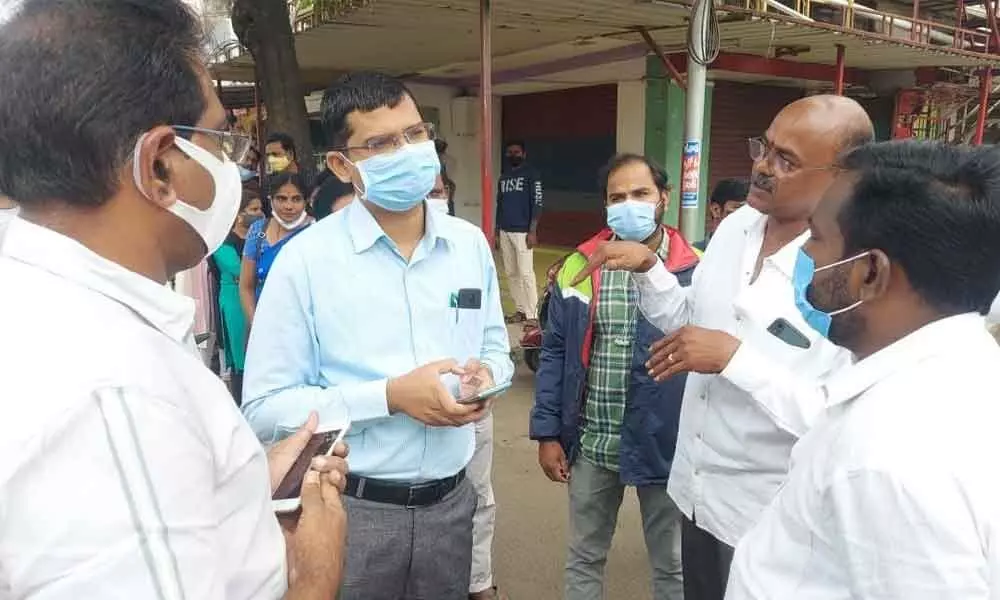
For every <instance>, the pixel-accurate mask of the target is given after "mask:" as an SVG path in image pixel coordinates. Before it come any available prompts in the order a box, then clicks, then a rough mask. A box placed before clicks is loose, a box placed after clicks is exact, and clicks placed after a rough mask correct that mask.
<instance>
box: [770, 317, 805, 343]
mask: <svg viewBox="0 0 1000 600" xmlns="http://www.w3.org/2000/svg"><path fill="white" fill-rule="evenodd" d="M767 331H768V333H770V334H771V335H773V336H774V337H776V338H778V339H779V340H781V341H783V342H785V343H786V344H788V345H789V346H795V347H796V348H808V347H809V346H811V345H812V343H811V342H810V341H809V338H807V337H806V336H805V334H804V333H802V332H801V331H799V330H798V329H797V328H796V327H795V325H792V324H791V323H789V322H788V321H787V320H785V319H784V318H783V317H778V318H777V319H775V320H774V322H773V323H771V324H770V325H769V326H768V327H767Z"/></svg>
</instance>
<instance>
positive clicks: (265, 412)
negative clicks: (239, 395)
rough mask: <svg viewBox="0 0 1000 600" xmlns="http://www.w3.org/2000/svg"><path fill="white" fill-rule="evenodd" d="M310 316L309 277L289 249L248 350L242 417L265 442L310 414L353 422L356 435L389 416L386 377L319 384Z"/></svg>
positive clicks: (273, 274) (271, 277)
mask: <svg viewBox="0 0 1000 600" xmlns="http://www.w3.org/2000/svg"><path fill="white" fill-rule="evenodd" d="M312 315H313V308H312V298H311V294H310V292H309V273H308V270H307V268H306V264H305V261H304V260H303V257H302V256H301V255H300V254H299V253H297V252H296V248H295V247H294V246H289V247H287V248H285V249H284V251H283V252H282V253H281V254H280V255H279V256H278V258H277V260H276V261H275V263H274V266H273V267H272V268H271V271H270V273H268V277H267V285H266V286H265V287H264V292H263V294H262V295H261V298H260V303H259V304H258V305H257V312H256V314H255V315H254V322H253V329H252V331H251V334H250V344H249V347H248V348H247V358H246V372H245V375H244V383H243V413H244V415H246V418H247V421H249V423H250V426H251V427H252V428H253V430H254V433H256V434H257V437H258V439H260V440H261V441H262V442H264V443H270V442H273V441H275V440H276V439H277V438H278V437H279V428H280V429H294V428H296V427H298V426H300V425H301V424H302V423H304V422H305V421H306V419H307V418H308V416H309V412H310V411H316V412H317V413H318V414H319V417H320V421H321V422H322V421H324V420H331V421H339V420H342V419H344V418H345V417H346V418H349V419H350V421H351V428H352V430H353V431H354V432H355V433H357V432H359V431H360V430H361V429H363V428H364V427H365V423H366V422H369V423H370V422H372V421H373V420H376V419H380V418H383V417H388V416H389V406H388V401H387V397H386V385H387V383H388V380H386V379H379V380H375V381H368V382H362V383H355V384H345V385H338V386H334V387H323V386H321V378H320V369H319V347H318V341H317V340H318V338H317V335H316V327H315V322H314V320H313V318H312Z"/></svg>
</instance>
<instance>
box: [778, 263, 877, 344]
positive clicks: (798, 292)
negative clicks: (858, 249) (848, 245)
mask: <svg viewBox="0 0 1000 600" xmlns="http://www.w3.org/2000/svg"><path fill="white" fill-rule="evenodd" d="M869 254H871V252H870V251H866V252H862V253H861V254H858V255H856V256H852V257H850V258H845V259H844V260H839V261H837V262H835V263H831V264H829V265H825V266H822V267H820V268H818V269H817V268H816V263H815V262H814V261H813V259H812V257H811V256H809V255H808V254H806V252H805V250H803V249H802V248H799V255H798V258H796V260H795V270H794V271H793V272H792V287H793V288H794V289H795V306H796V308H798V309H799V312H800V313H801V314H802V318H803V319H805V321H806V323H807V324H808V325H809V326H810V327H812V328H813V329H815V330H816V331H817V332H819V334H820V335H821V336H823V337H825V338H829V337H830V323H832V322H833V317H836V316H837V315H841V314H844V313H846V312H847V311H849V310H854V309H855V308H857V307H858V306H860V305H861V303H862V302H864V300H858V301H857V302H855V303H854V304H851V305H849V306H845V307H844V308H839V309H837V310H834V311H831V312H823V311H822V310H820V309H818V308H816V307H815V306H813V305H812V303H811V302H809V298H808V297H807V296H806V291H807V290H808V289H809V284H811V283H812V281H813V277H815V275H816V273H820V272H822V271H825V270H827V269H833V268H835V267H839V266H841V265H846V264H848V263H852V262H854V261H856V260H858V259H859V258H863V257H865V256H868V255H869Z"/></svg>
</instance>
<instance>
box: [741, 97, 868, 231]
mask: <svg viewBox="0 0 1000 600" xmlns="http://www.w3.org/2000/svg"><path fill="white" fill-rule="evenodd" d="M873 138H874V127H873V126H872V122H871V119H870V118H869V117H868V113H867V112H865V109H864V108H862V106H861V105H860V104H858V103H857V102H855V101H854V100H851V99H850V98H845V97H843V96H833V95H829V94H821V95H816V96H809V97H806V98H802V99H800V100H796V101H795V102H792V103H791V104H789V105H788V106H786V107H785V108H783V109H782V110H781V112H779V113H778V115H777V116H776V117H775V118H774V121H772V122H771V126H770V127H769V128H768V130H767V132H766V133H765V134H764V137H763V150H764V152H763V155H762V156H755V157H753V158H755V161H754V165H753V177H752V179H751V183H752V186H751V188H750V194H749V196H748V197H747V200H748V202H749V203H750V205H751V206H753V207H754V208H756V209H757V210H759V211H761V212H763V213H765V214H768V215H770V216H772V217H774V218H776V219H778V220H788V221H805V220H806V219H808V218H809V215H811V214H812V212H813V210H814V209H815V208H816V204H817V203H818V202H819V200H820V198H821V197H822V196H823V192H825V191H826V188H827V187H828V186H829V185H830V183H831V182H832V181H833V170H832V169H831V167H832V166H833V165H834V164H836V162H837V157H838V156H839V155H840V154H841V153H843V152H845V151H848V150H851V149H852V148H855V147H857V146H859V145H861V144H863V143H865V142H869V141H872V139H873Z"/></svg>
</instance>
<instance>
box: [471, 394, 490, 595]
mask: <svg viewBox="0 0 1000 600" xmlns="http://www.w3.org/2000/svg"><path fill="white" fill-rule="evenodd" d="M466 474H467V475H468V477H469V481H471V482H472V487H473V489H475V490H476V513H475V515H474V516H473V517H472V577H471V578H470V580H469V593H470V594H475V593H477V592H482V591H483V590H488V589H490V588H491V587H493V528H494V526H495V525H496V517H497V503H496V499H495V498H494V497H493V481H492V476H493V413H492V412H490V414H488V415H486V418H485V419H483V420H482V421H480V422H478V423H476V449H475V451H474V452H473V454H472V460H471V461H469V466H468V467H467V468H466Z"/></svg>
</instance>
